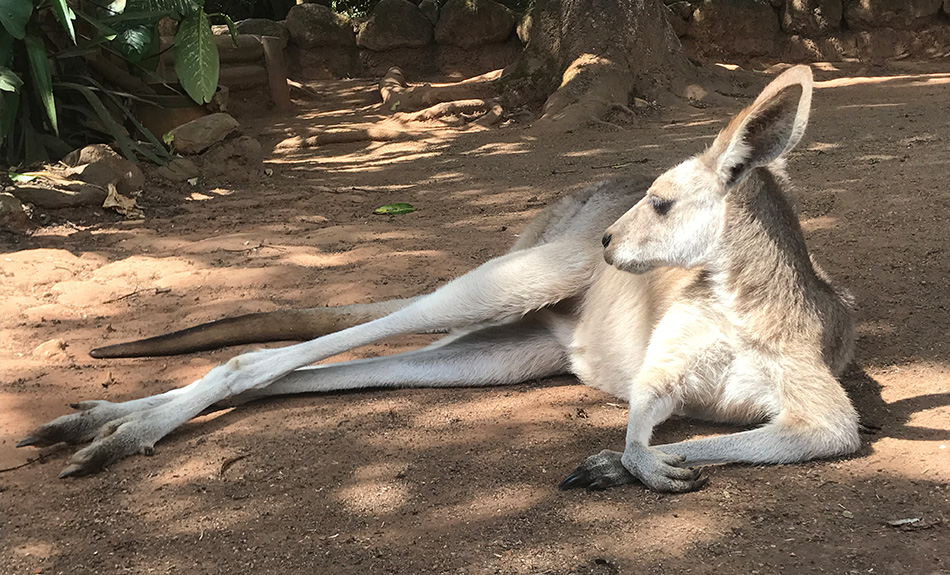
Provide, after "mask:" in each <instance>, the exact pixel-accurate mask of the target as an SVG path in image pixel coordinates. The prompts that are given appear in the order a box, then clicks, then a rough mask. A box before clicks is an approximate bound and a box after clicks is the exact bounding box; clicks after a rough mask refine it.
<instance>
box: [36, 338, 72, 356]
mask: <svg viewBox="0 0 950 575" xmlns="http://www.w3.org/2000/svg"><path fill="white" fill-rule="evenodd" d="M30 354H31V355H32V356H33V357H40V358H43V359H55V360H63V359H67V358H68V356H67V355H66V342H65V341H64V340H62V339H51V340H49V341H45V342H43V343H41V344H40V345H38V346H36V347H34V348H33V351H32V352H30Z"/></svg>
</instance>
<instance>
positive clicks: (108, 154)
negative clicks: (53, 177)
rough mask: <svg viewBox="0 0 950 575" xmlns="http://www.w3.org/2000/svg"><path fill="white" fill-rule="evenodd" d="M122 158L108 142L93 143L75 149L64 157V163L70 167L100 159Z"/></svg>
mask: <svg viewBox="0 0 950 575" xmlns="http://www.w3.org/2000/svg"><path fill="white" fill-rule="evenodd" d="M116 158H118V159H122V156H120V155H119V154H118V153H117V152H116V151H115V150H113V149H112V148H110V147H109V146H107V145H106V144H93V145H91V146H86V147H85V148H79V149H78V150H73V151H72V152H69V153H68V154H66V155H65V156H64V157H63V163H64V164H66V165H67V166H70V167H75V166H81V165H82V164H91V163H93V162H98V161H100V160H112V159H116Z"/></svg>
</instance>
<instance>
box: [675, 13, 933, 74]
mask: <svg viewBox="0 0 950 575" xmlns="http://www.w3.org/2000/svg"><path fill="white" fill-rule="evenodd" d="M664 2H665V3H666V5H667V7H668V8H669V17H670V23H671V24H672V25H673V29H674V30H676V33H677V35H679V36H680V39H681V40H682V42H683V45H684V47H685V48H686V49H687V51H688V52H691V53H694V54H696V55H697V56H705V57H724V58H740V59H762V60H786V61H806V62H807V61H821V60H825V61H841V60H848V59H857V60H868V61H880V60H886V59H894V58H906V57H935V56H942V55H944V54H946V53H947V52H948V50H950V16H948V15H950V0H664Z"/></svg>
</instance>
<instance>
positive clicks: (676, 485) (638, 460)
mask: <svg viewBox="0 0 950 575" xmlns="http://www.w3.org/2000/svg"><path fill="white" fill-rule="evenodd" d="M620 460H621V462H622V464H623V466H624V467H625V468H626V469H628V470H629V471H630V473H632V474H633V475H634V476H636V477H637V479H639V480H640V481H642V482H643V483H644V484H645V485H646V486H647V487H649V488H650V489H652V490H653V491H659V492H661V493H686V492H687V491H696V490H697V489H699V488H701V487H702V486H703V485H706V482H707V481H709V477H708V476H707V475H706V474H705V473H704V472H703V469H702V468H696V469H691V468H688V467H680V466H681V465H682V463H683V461H684V458H683V457H682V456H681V455H673V454H670V453H664V452H662V451H660V450H659V449H655V448H652V447H647V446H645V445H636V446H632V445H628V446H627V449H626V451H624V452H623V455H622V456H621V457H620Z"/></svg>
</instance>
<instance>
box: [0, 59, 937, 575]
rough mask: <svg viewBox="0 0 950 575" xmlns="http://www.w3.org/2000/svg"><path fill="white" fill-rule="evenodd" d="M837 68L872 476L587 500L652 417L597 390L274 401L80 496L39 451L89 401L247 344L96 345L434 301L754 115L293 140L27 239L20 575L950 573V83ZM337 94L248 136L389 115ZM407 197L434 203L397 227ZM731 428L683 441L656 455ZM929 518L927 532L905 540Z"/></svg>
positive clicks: (798, 164)
mask: <svg viewBox="0 0 950 575" xmlns="http://www.w3.org/2000/svg"><path fill="white" fill-rule="evenodd" d="M818 77H819V79H820V80H822V81H821V82H820V83H819V84H818V90H817V92H816V95H815V101H814V112H813V115H812V122H811V125H810V127H809V131H808V134H807V135H806V137H805V140H804V141H803V143H802V144H801V145H800V146H799V148H798V149H797V150H796V151H795V152H794V153H792V154H791V156H790V161H789V172H790V174H791V176H792V179H793V180H794V181H795V183H796V185H797V190H796V192H795V199H796V201H797V202H798V204H799V206H800V210H801V214H802V220H803V225H804V227H805V229H806V230H807V235H808V240H809V245H810V247H811V249H812V251H813V253H814V254H815V256H816V257H817V259H818V260H819V261H820V262H822V263H823V264H824V267H825V268H826V269H827V270H828V271H829V272H830V273H831V274H832V275H833V276H834V277H835V278H837V279H838V280H839V281H840V282H841V283H843V284H844V285H846V286H848V287H849V288H850V289H851V290H852V291H853V292H854V294H855V295H856V297H857V300H858V302H859V310H858V312H857V320H858V334H859V335H858V341H857V359H856V365H855V367H854V369H853V370H852V371H851V372H850V373H848V374H847V376H846V377H845V378H844V385H845V386H846V388H847V389H848V392H849V394H850V395H851V396H852V398H853V400H854V402H855V404H856V405H857V406H858V408H859V411H860V413H861V417H862V420H863V422H864V424H865V425H866V426H867V427H868V428H869V433H868V434H866V435H865V436H864V437H865V445H864V447H863V449H862V450H861V451H860V452H859V453H858V454H857V455H855V456H854V457H850V458H846V459H843V460H838V461H818V462H810V463H805V464H799V465H786V466H775V467H752V466H738V465H731V466H723V467H718V468H715V469H711V470H710V471H709V474H710V476H711V480H710V482H709V484H708V485H707V486H706V487H705V488H704V489H702V490H701V491H699V492H695V493H689V494H685V495H658V494H655V493H652V492H649V491H647V490H645V489H643V488H640V487H628V488H618V489H613V490H608V491H606V492H594V493H590V492H585V491H582V490H579V491H568V492H562V491H558V489H557V484H558V482H559V481H560V480H561V479H562V478H563V477H564V476H565V475H566V474H568V473H569V472H570V471H572V470H573V469H574V467H575V466H576V465H577V464H579V463H580V462H581V461H582V460H583V459H584V458H585V457H586V456H588V455H590V454H592V453H594V452H596V451H598V450H600V449H603V448H613V449H618V448H621V447H622V441H623V431H624V427H625V419H626V412H625V409H624V408H623V406H621V405H617V403H616V401H615V400H614V399H613V398H611V397H609V396H606V395H604V394H602V393H600V392H597V391H594V390H591V389H587V388H584V387H581V386H578V385H576V384H575V382H574V381H573V380H571V379H570V378H567V377H563V378H557V379H553V380H546V381H534V382H530V383H526V384H523V385H517V386H512V387H505V388H494V389H463V390H413V391H373V392H365V393H341V394H332V395H324V396H314V395H311V396H305V397H293V398H280V399H275V400H270V401H264V402H259V403H255V404H252V405H249V406H245V407H242V408H238V409H233V410H228V411H222V412H218V413H215V414H212V415H209V416H204V417H201V418H199V419H198V420H196V421H194V422H191V423H189V424H187V425H186V426H184V427H183V428H181V429H180V430H178V431H176V432H175V433H173V434H172V435H170V436H169V437H168V438H166V439H165V440H163V441H161V442H160V443H159V444H158V445H157V447H156V454H155V455H154V457H141V456H136V457H132V458H129V459H127V460H124V461H122V462H120V463H118V464H116V465H114V466H112V467H110V468H109V469H107V470H106V471H104V472H102V473H99V474H97V475H94V476H90V477H85V478H80V479H71V480H59V479H57V477H56V476H57V473H58V472H59V470H60V469H62V468H63V467H64V466H65V463H66V460H67V459H68V457H69V454H70V453H71V452H72V451H73V449H74V448H71V447H69V448H68V447H64V446H59V447H52V448H47V449H43V450H37V449H33V448H26V449H15V448H14V445H15V443H16V442H17V440H18V439H20V438H23V437H24V436H25V435H26V433H27V432H28V430H30V429H31V428H32V427H34V426H35V425H37V424H40V423H42V422H44V421H46V420H48V419H51V418H53V417H56V416H58V415H61V414H63V413H67V412H68V411H69V406H68V404H69V403H70V402H73V401H76V400H81V399H93V398H105V399H110V400H125V399H131V398H135V397H140V396H142V395H145V394H151V393H156V392H159V391H163V390H165V389H169V388H172V387H175V386H178V385H182V384H184V383H187V382H190V381H193V380H194V379H197V378H198V377H200V376H201V375H203V374H204V373H205V372H206V371H207V370H208V369H209V368H211V367H212V366H214V365H215V364H217V363H219V362H221V361H224V360H226V359H227V358H229V357H230V356H232V355H234V354H235V353H237V351H239V350H236V349H230V350H222V351H218V352H214V353H202V354H195V355H192V356H184V357H178V358H158V359H131V360H92V359H90V358H89V356H88V355H87V353H88V351H89V350H90V349H91V348H92V347H96V346H99V345H103V344H104V343H113V342H117V341H124V340H128V339H133V338H138V337H143V336H147V335H154V334H158V333H162V332H165V331H169V330H171V329H174V328H180V327H184V326H187V325H190V324H194V323H197V322H201V321H206V320H211V319H216V318H220V317H224V316H228V315H234V314H236V313H239V312H253V311H265V310H273V309H278V308H288V307H310V306H317V305H324V304H329V305H337V304H345V303H351V302H363V301H370V300H372V299H381V298H390V297H397V296H404V295H411V294H417V293H421V292H424V291H427V290H430V289H432V288H434V287H436V286H438V285H439V284H441V283H443V282H445V281H446V280H448V279H450V278H452V277H453V276H456V275H458V274H461V273H463V272H465V271H466V270H468V269H470V268H472V267H474V266H475V265H477V264H478V263H479V262H482V261H485V260H487V259H488V258H491V257H492V256H495V255H498V254H501V253H503V252H504V251H505V249H506V246H507V245H508V244H510V243H511V242H512V241H513V240H514V239H515V237H516V234H517V232H518V230H519V228H520V227H521V226H522V225H523V224H524V223H525V222H526V221H527V220H528V219H529V218H531V216H532V215H534V214H536V213H537V212H538V211H539V210H540V209H541V208H542V207H543V206H544V205H545V204H547V203H549V202H550V201H551V200H552V199H554V198H556V197H558V195H560V194H561V193H563V192H564V191H565V190H568V189H570V188H572V187H575V186H577V185H579V184H582V183H584V182H592V181H595V180H599V179H606V178H623V177H625V176H628V175H630V174H634V173H649V174H654V175H655V174H658V173H659V172H660V171H662V170H663V169H665V168H666V167H669V166H671V165H672V164H674V163H675V162H677V161H678V160H680V159H683V158H685V157H687V156H688V155H690V154H694V153H697V152H699V151H701V150H702V148H703V147H704V146H705V145H706V144H708V143H709V142H710V141H711V138H712V137H713V136H714V135H715V132H716V131H717V130H718V129H719V128H720V127H721V126H722V125H723V122H724V121H725V120H726V118H727V115H728V114H729V113H731V112H733V111H735V110H737V109H738V107H739V105H740V100H741V101H743V102H745V101H748V100H742V99H739V100H737V103H736V106H735V108H733V109H728V110H727V109H723V108H721V107H717V108H705V109H702V108H682V109H676V110H649V111H646V112H643V113H642V114H641V115H639V116H638V117H637V118H623V117H619V118H616V119H615V120H616V121H617V122H619V123H622V124H623V129H620V130H610V129H607V128H605V127H603V126H599V127H596V128H589V129H585V130H578V131H575V132H573V133H568V134H564V135H561V136H558V137H551V136H544V135H539V134H537V133H535V132H533V131H532V130H531V129H530V128H529V127H528V125H527V124H528V122H527V119H525V118H521V121H520V122H510V123H508V124H505V125H502V126H500V127H497V128H494V129H491V130H488V131H478V132H460V131H434V132H433V133H432V134H431V136H430V137H428V138H425V139H421V140H416V141H410V142H400V143H373V144H341V145H334V146H326V147H320V148H313V149H307V150H296V149H292V148H281V147H277V148H276V151H274V152H272V153H270V154H269V155H268V158H267V160H266V162H265V165H266V167H267V168H268V169H269V170H272V171H273V173H272V174H271V175H263V174H260V175H259V174H245V173H241V170H240V169H238V168H236V169H235V173H234V177H233V178H231V181H202V182H200V183H199V185H198V186H196V187H192V186H189V185H188V184H182V185H177V184H175V185H172V184H167V183H164V184H163V183H160V182H158V181H157V180H155V181H153V183H152V184H151V185H150V186H149V187H148V189H146V190H145V192H144V194H143V195H142V197H141V198H140V203H141V204H142V205H143V207H144V209H145V213H146V219H145V220H144V221H123V220H122V219H120V217H119V216H117V215H115V214H111V213H105V212H103V211H102V210H88V211H69V212H60V213H49V214H48V218H47V219H46V220H44V221H45V222H46V224H45V225H44V226H43V227H41V228H40V229H39V230H38V231H37V232H36V233H35V234H33V235H30V236H22V235H21V236H14V235H2V236H0V250H2V255H0V275H2V280H0V294H2V302H0V306H2V311H0V322H2V328H3V337H2V343H0V354H2V355H0V358H2V383H0V409H2V419H0V467H2V468H3V471H2V472H0V501H2V517H0V537H2V544H0V573H4V574H11V575H12V574H24V573H68V574H82V573H100V574H102V573H189V574H213V573H228V574H236V573H251V572H258V573H335V574H338V575H347V574H360V575H367V574H377V573H407V574H408V573H451V574H472V575H475V574H485V573H505V574H507V573H516V574H542V573H546V574H562V573H585V574H587V573H590V574H599V575H600V574H604V575H606V574H617V573H638V574H645V573H763V574H764V573H894V574H908V573H913V574H936V573H943V574H948V573H950V547H948V541H950V524H948V522H950V449H947V446H948V444H950V346H948V337H947V326H948V325H950V313H948V306H950V290H948V287H947V278H948V274H950V254H948V246H950V233H948V230H950V227H948V226H950V222H948V216H950V191H948V188H947V186H948V182H950V154H948V145H950V65H948V64H946V63H943V64H940V63H929V64H913V65H912V64H904V65H902V66H901V67H899V68H898V67H893V66H892V67H889V68H873V69H857V68H855V67H851V68H850V69H845V70H835V69H831V68H829V69H827V70H825V71H821V72H819V73H818ZM314 86H315V88H316V89H317V91H318V92H319V97H317V98H315V99H312V100H309V101H299V102H298V108H297V114H298V115H296V116H293V115H284V116H278V115H266V114H260V113H258V114H257V115H250V116H246V117H244V118H242V119H243V121H244V125H245V132H246V133H248V134H250V135H254V136H259V137H260V139H261V140H262V142H263V143H264V144H265V147H266V149H268V150H274V149H275V146H277V145H278V144H279V142H280V141H281V140H282V139H283V137H281V136H275V135H274V134H275V133H277V131H278V130H280V129H283V128H287V129H290V130H294V129H297V130H299V129H300V128H302V127H305V126H312V125H339V124H341V123H343V124H346V123H354V122H359V121H363V120H366V119H372V117H371V112H372V110H373V108H372V107H366V106H371V105H372V104H373V102H374V98H376V94H375V93H374V90H373V82H372V81H371V80H365V81H364V80H350V81H343V82H335V83H325V84H315V85H314ZM750 93H751V92H750ZM354 109H356V110H357V113H355V114H354V113H353V110H354ZM397 201H405V202H410V203H412V204H413V205H414V206H415V207H416V211H415V212H414V213H411V214H407V215H402V216H373V215H372V211H373V209H374V208H376V207H377V206H380V205H383V204H387V203H391V202H397ZM427 340H428V338H427V337H425V336H414V337H408V338H400V339H398V340H394V341H387V342H384V343H381V344H379V345H375V346H372V347H369V348H365V349H360V350H357V351H356V352H353V353H351V354H348V355H347V357H349V358H353V357H365V356H371V355H375V354H388V353H393V352H396V351H400V350H404V349H408V348H410V347H414V346H418V345H420V344H422V343H424V342H426V341H427ZM724 431H730V429H729V428H726V427H722V426H714V425H709V424H706V423H702V422H696V421H690V420H675V421H671V422H668V423H666V424H664V425H663V426H662V427H661V428H659V429H658V431H657V434H656V440H657V441H660V442H666V441H670V440H676V439H682V438H688V437H693V436H698V435H705V434H711V433H719V432H724ZM902 519H917V521H915V522H907V523H905V524H903V525H896V526H895V525H891V524H889V522H894V521H899V520H902Z"/></svg>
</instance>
